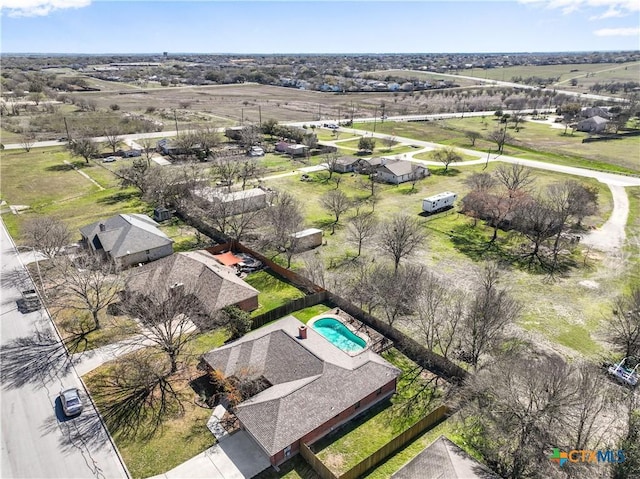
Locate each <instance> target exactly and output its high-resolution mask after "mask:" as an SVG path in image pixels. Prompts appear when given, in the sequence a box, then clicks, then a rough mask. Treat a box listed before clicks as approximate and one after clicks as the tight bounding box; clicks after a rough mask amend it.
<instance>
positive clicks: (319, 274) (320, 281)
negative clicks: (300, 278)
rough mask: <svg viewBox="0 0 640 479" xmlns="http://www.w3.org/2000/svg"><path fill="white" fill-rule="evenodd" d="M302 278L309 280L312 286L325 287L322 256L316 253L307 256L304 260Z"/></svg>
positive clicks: (324, 270) (324, 269)
mask: <svg viewBox="0 0 640 479" xmlns="http://www.w3.org/2000/svg"><path fill="white" fill-rule="evenodd" d="M303 272H304V277H305V278H307V279H309V281H311V282H312V283H313V284H317V285H318V286H321V287H323V288H324V287H326V279H327V278H326V274H325V273H326V268H325V265H324V261H323V260H322V256H320V255H319V254H318V253H317V252H316V251H314V252H313V253H311V254H307V255H306V256H305V258H304V268H303Z"/></svg>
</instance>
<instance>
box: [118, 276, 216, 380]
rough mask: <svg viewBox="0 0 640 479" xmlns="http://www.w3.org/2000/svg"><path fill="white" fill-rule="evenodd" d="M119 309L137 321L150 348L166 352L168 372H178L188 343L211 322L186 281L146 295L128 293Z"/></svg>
mask: <svg viewBox="0 0 640 479" xmlns="http://www.w3.org/2000/svg"><path fill="white" fill-rule="evenodd" d="M120 308H121V310H122V312H124V313H125V314H127V315H128V316H130V317H132V318H136V319H137V320H138V321H139V323H140V326H141V334H142V335H143V336H144V338H145V339H146V340H147V341H148V342H149V343H150V344H151V347H153V348H155V349H157V350H159V351H161V352H162V353H164V354H166V355H167V359H168V360H169V363H170V365H171V367H170V370H169V373H168V374H169V375H171V374H173V373H175V372H176V371H178V365H179V360H180V358H181V357H182V356H183V354H184V353H185V350H186V348H187V345H188V344H189V343H191V342H192V341H193V340H194V339H196V337H197V336H198V334H199V332H200V331H201V330H206V329H207V328H210V327H212V326H213V325H214V320H213V319H212V318H210V317H209V316H208V315H207V313H206V312H205V310H204V308H203V306H202V304H201V303H200V300H199V299H198V298H197V296H196V291H195V290H193V289H192V288H190V287H189V285H185V284H177V285H174V286H172V287H171V288H169V289H168V290H160V289H155V290H153V291H150V292H148V293H147V294H136V293H133V294H128V295H127V297H126V299H125V300H124V301H122V302H121V304H120Z"/></svg>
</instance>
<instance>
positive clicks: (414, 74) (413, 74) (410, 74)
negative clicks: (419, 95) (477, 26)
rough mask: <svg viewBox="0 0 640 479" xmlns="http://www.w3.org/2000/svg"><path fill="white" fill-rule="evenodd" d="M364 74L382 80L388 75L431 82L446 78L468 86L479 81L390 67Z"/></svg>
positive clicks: (462, 85)
mask: <svg viewBox="0 0 640 479" xmlns="http://www.w3.org/2000/svg"><path fill="white" fill-rule="evenodd" d="M460 74H461V75H464V73H462V71H461V73H460ZM363 75H366V76H368V77H372V78H377V79H380V80H384V79H385V78H386V77H389V76H390V77H396V78H402V79H405V80H409V81H411V80H420V81H426V80H428V81H431V82H437V81H440V80H446V81H452V82H454V83H456V84H458V85H460V86H461V87H467V86H473V85H476V84H477V82H475V81H474V80H469V79H467V78H451V76H450V75H446V76H445V75H441V74H439V73H431V72H423V71H420V70H395V69H390V70H374V71H370V72H366V73H364V74H363Z"/></svg>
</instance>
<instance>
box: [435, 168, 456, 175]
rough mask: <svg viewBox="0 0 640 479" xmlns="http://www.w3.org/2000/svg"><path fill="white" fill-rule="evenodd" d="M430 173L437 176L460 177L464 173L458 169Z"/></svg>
mask: <svg viewBox="0 0 640 479" xmlns="http://www.w3.org/2000/svg"><path fill="white" fill-rule="evenodd" d="M429 172H430V173H431V174H432V175H436V176H458V175H459V174H460V173H462V172H461V171H460V170H458V169H457V168H447V169H446V170H445V169H444V168H438V169H429Z"/></svg>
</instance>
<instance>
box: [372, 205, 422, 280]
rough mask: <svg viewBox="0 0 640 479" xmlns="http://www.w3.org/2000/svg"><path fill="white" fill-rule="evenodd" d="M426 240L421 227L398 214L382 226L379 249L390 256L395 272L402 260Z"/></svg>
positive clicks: (413, 220)
mask: <svg viewBox="0 0 640 479" xmlns="http://www.w3.org/2000/svg"><path fill="white" fill-rule="evenodd" d="M425 239H426V235H425V232H424V230H423V228H422V225H421V224H420V223H419V222H418V220H416V219H415V218H412V217H410V216H407V215H405V214H400V215H397V216H394V217H393V218H392V219H391V220H389V221H386V222H385V223H383V224H382V228H381V231H380V243H379V246H380V249H381V250H382V251H383V252H385V253H388V254H390V255H391V257H392V258H393V264H394V267H395V270H396V271H397V270H398V265H399V264H400V261H401V260H402V259H403V258H406V257H407V256H409V255H411V254H412V253H413V252H414V251H415V250H416V249H418V248H419V247H420V246H422V244H423V243H424V240H425Z"/></svg>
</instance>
